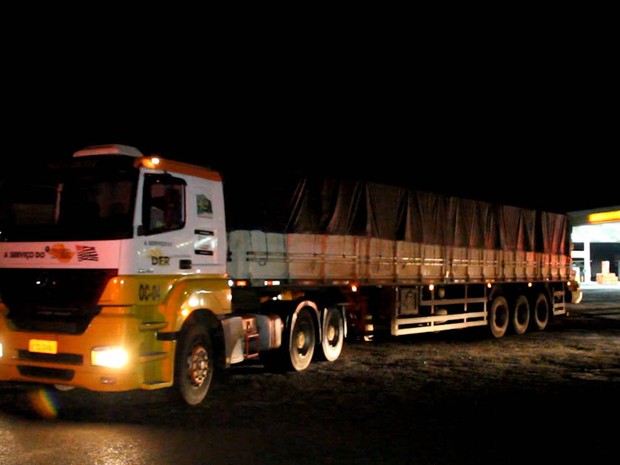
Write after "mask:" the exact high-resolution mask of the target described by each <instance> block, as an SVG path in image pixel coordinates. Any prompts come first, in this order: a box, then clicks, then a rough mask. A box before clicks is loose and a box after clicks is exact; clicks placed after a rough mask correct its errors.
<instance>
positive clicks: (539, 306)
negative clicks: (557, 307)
mask: <svg viewBox="0 0 620 465" xmlns="http://www.w3.org/2000/svg"><path fill="white" fill-rule="evenodd" d="M532 317H533V322H534V328H536V329H537V330H538V331H543V330H544V329H545V328H546V327H547V324H548V323H549V301H548V300H547V298H546V297H545V295H544V294H538V297H536V301H535V302H534V310H533V312H532Z"/></svg>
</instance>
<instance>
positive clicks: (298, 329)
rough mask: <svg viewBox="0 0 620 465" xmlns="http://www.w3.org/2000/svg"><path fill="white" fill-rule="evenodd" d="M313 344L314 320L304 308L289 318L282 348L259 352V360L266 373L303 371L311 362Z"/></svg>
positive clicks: (314, 335) (314, 339)
mask: <svg viewBox="0 0 620 465" xmlns="http://www.w3.org/2000/svg"><path fill="white" fill-rule="evenodd" d="M315 344H316V328H315V324H314V318H313V317H312V314H311V313H310V310H308V309H307V308H304V309H302V310H300V311H299V312H298V313H297V314H296V315H293V316H292V317H291V318H290V320H289V323H288V327H287V328H286V337H285V339H284V341H283V344H282V347H280V348H279V349H276V350H271V351H266V352H261V355H260V358H261V361H262V362H263V364H264V365H265V368H266V369H267V370H268V371H273V372H277V373H282V372H286V371H291V370H295V371H303V370H305V369H306V368H308V366H309V365H310V362H311V361H312V357H313V355H314V346H315Z"/></svg>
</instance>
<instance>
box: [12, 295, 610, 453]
mask: <svg viewBox="0 0 620 465" xmlns="http://www.w3.org/2000/svg"><path fill="white" fill-rule="evenodd" d="M584 292H585V297H584V302H583V305H582V306H580V307H578V306H571V312H570V316H568V317H566V318H563V319H560V320H556V321H554V322H553V324H551V325H550V326H549V327H548V328H547V330H545V331H544V332H527V333H526V334H524V335H521V336H517V335H507V336H505V337H504V338H501V339H494V338H492V337H490V336H489V334H488V332H487V331H486V330H484V331H483V330H480V331H478V330H463V331H457V332H450V333H448V332H445V333H436V334H431V335H417V336H415V337H401V338H398V339H384V340H375V341H373V342H371V343H363V342H353V341H348V343H347V345H346V348H345V350H344V352H343V354H342V356H341V358H340V359H339V360H337V361H335V362H333V363H317V364H313V365H311V367H310V368H309V369H308V370H306V371H304V372H302V373H287V374H271V373H266V372H264V370H263V367H262V365H260V364H259V363H256V364H253V365H252V364H251V365H247V366H243V367H235V368H232V369H230V370H228V372H227V373H226V374H225V375H224V376H222V377H220V378H219V379H218V380H217V382H216V384H215V385H214V386H213V387H212V390H211V392H210V395H209V397H208V399H207V401H206V402H205V403H204V404H203V405H200V406H198V407H196V408H187V407H183V406H180V405H178V404H170V403H169V402H167V400H166V398H165V395H164V393H162V392H130V393H115V394H96V393H92V392H86V391H80V390H73V391H70V392H65V393H60V394H54V395H53V398H52V399H51V400H50V401H49V403H50V405H52V406H53V408H52V409H51V411H52V413H53V415H48V416H47V418H45V415H42V413H41V412H42V410H41V409H40V408H39V409H37V408H35V406H34V405H35V404H34V403H33V400H32V399H33V393H32V390H30V391H26V390H24V389H22V388H19V389H17V388H14V387H8V386H7V387H3V386H0V465H17V464H23V465H25V464H28V465H37V464H65V465H69V464H79V465H89V464H97V465H99V464H101V465H121V464H122V465H134V464H136V465H138V464H140V465H141V464H147V463H148V464H150V465H157V464H175V465H183V464H192V465H220V464H221V465H224V464H225V465H236V464H239V465H242V464H243V465H253V464H260V465H277V464H291V465H323V464H325V465H327V464H351V465H353V464H355V465H365V464H373V465H380V464H398V465H405V464H407V465H409V464H425V465H441V464H493V465H500V464H524V463H534V462H537V463H562V464H580V465H583V464H585V463H587V464H588V465H593V464H603V463H610V462H612V461H614V460H615V457H616V456H617V441H618V428H617V424H618V421H619V420H620V390H619V387H620V287H618V288H612V289H611V290H606V289H601V288H597V287H591V286H590V285H588V286H587V287H584ZM51 396H52V395H51V394H50V397H51Z"/></svg>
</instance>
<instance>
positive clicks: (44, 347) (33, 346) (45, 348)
mask: <svg viewBox="0 0 620 465" xmlns="http://www.w3.org/2000/svg"><path fill="white" fill-rule="evenodd" d="M28 350H29V351H30V352H38V353H40V354H55V353H57V352H58V342H57V341H47V340H45V339H30V341H29V342H28Z"/></svg>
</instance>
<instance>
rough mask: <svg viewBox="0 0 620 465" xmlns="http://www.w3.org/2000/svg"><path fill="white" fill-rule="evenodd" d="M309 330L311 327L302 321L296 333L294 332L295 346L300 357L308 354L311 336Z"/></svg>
mask: <svg viewBox="0 0 620 465" xmlns="http://www.w3.org/2000/svg"><path fill="white" fill-rule="evenodd" d="M311 330H312V328H311V327H310V326H309V325H308V324H307V323H306V322H302V324H300V325H299V329H298V331H297V333H296V334H295V348H296V349H297V353H298V354H299V356H301V357H305V356H306V355H307V354H308V350H309V348H310V341H311V340H312V337H311V336H310V334H309V331H311Z"/></svg>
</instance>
